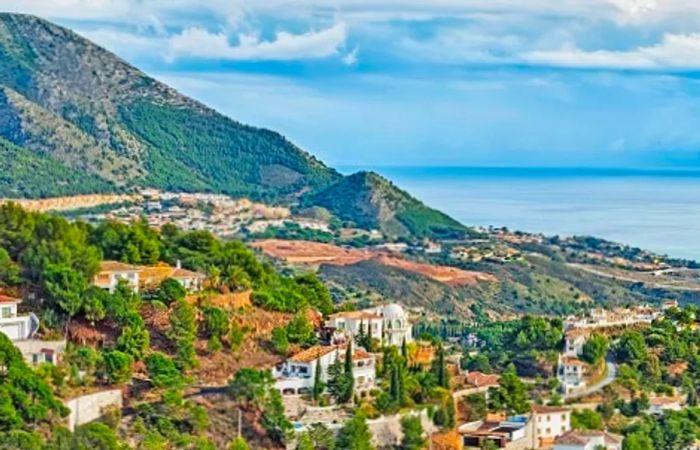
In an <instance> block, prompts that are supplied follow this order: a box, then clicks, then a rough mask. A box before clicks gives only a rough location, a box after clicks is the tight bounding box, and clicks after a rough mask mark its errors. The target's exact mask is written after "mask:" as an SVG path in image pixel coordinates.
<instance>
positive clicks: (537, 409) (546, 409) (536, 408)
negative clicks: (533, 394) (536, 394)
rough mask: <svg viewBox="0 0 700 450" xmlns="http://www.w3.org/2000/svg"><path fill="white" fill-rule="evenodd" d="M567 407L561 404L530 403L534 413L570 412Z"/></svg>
mask: <svg viewBox="0 0 700 450" xmlns="http://www.w3.org/2000/svg"><path fill="white" fill-rule="evenodd" d="M570 411H571V410H570V409H569V408H566V407H563V406H545V405H532V412H533V413H535V414H553V413H565V412H570Z"/></svg>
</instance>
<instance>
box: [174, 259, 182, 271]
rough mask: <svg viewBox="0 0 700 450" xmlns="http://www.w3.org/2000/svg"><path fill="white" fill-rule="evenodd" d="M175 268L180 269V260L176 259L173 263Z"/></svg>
mask: <svg viewBox="0 0 700 450" xmlns="http://www.w3.org/2000/svg"><path fill="white" fill-rule="evenodd" d="M175 268H176V269H182V263H180V260H179V259H178V260H177V262H176V263H175Z"/></svg>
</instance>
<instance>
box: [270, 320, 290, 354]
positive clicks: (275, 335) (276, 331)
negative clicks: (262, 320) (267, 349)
mask: <svg viewBox="0 0 700 450" xmlns="http://www.w3.org/2000/svg"><path fill="white" fill-rule="evenodd" d="M272 346H273V348H274V349H275V352H277V353H278V354H280V355H286V354H287V352H288V351H289V339H287V329H286V328H285V327H276V328H273V329H272Z"/></svg>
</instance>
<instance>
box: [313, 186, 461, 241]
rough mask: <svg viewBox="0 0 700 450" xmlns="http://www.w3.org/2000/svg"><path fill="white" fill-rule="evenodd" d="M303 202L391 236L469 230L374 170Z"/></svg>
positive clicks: (439, 235)
mask: <svg viewBox="0 0 700 450" xmlns="http://www.w3.org/2000/svg"><path fill="white" fill-rule="evenodd" d="M305 202H306V203H308V204H310V205H315V206H321V207H323V208H326V209H328V210H329V211H330V212H332V213H333V214H334V215H335V216H337V217H338V218H340V219H342V220H345V221H350V222H354V223H355V224H356V225H357V226H358V227H361V228H368V229H378V230H381V231H382V232H383V233H385V234H387V235H390V236H414V237H418V238H454V237H461V236H463V235H465V234H466V233H468V231H469V230H468V229H467V228H466V227H465V226H463V225H462V224H460V223H459V222H457V221H456V220H454V219H452V218H451V217H449V216H447V215H446V214H443V213H441V212H440V211H437V210H435V209H432V208H429V207H428V206H426V205H424V204H423V203H421V202H420V201H418V200H417V199H415V198H413V197H411V196H410V195H409V194H408V193H407V192H405V191H402V190H401V189H399V188H398V187H396V186H395V185H394V184H393V183H391V182H390V181H389V180H387V179H386V178H383V177H382V176H380V175H378V174H376V173H374V172H358V173H356V174H353V175H350V176H347V177H345V178H343V179H342V180H340V181H338V182H337V183H335V184H333V185H331V186H329V187H328V188H326V189H324V190H322V191H320V192H318V193H315V194H311V195H309V196H307V198H305Z"/></svg>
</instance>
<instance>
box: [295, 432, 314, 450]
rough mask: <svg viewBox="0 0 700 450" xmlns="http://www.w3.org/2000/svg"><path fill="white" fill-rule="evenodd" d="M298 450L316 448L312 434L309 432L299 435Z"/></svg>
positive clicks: (312, 449)
mask: <svg viewBox="0 0 700 450" xmlns="http://www.w3.org/2000/svg"><path fill="white" fill-rule="evenodd" d="M297 450H315V447H314V442H313V440H311V435H310V434H309V433H308V432H306V433H302V434H301V435H300V436H299V442H298V443H297Z"/></svg>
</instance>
